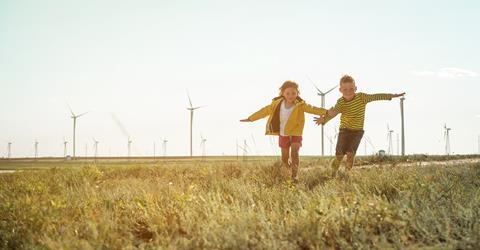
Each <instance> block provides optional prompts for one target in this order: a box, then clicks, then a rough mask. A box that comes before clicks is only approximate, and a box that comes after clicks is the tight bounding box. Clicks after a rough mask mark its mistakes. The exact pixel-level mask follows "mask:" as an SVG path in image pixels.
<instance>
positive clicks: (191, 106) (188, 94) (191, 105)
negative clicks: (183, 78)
mask: <svg viewBox="0 0 480 250" xmlns="http://www.w3.org/2000/svg"><path fill="white" fill-rule="evenodd" d="M187 97H188V102H189V103H190V108H193V104H192V99H190V93H188V89H187Z"/></svg>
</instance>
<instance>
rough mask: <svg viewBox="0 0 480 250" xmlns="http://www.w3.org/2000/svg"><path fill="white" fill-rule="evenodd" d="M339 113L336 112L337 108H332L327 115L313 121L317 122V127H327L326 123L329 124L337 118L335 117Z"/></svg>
mask: <svg viewBox="0 0 480 250" xmlns="http://www.w3.org/2000/svg"><path fill="white" fill-rule="evenodd" d="M338 113H339V112H338V111H337V110H335V108H330V109H329V110H328V112H327V113H326V114H325V115H323V116H319V117H315V118H313V121H315V123H316V124H317V125H325V123H327V122H328V121H330V120H331V119H333V118H335V116H337V115H338Z"/></svg>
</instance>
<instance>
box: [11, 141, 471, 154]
mask: <svg viewBox="0 0 480 250" xmlns="http://www.w3.org/2000/svg"><path fill="white" fill-rule="evenodd" d="M479 138H480V137H479ZM479 141H480V140H479ZM7 151H8V153H7V158H8V159H10V157H11V156H12V143H11V142H8V144H7Z"/></svg>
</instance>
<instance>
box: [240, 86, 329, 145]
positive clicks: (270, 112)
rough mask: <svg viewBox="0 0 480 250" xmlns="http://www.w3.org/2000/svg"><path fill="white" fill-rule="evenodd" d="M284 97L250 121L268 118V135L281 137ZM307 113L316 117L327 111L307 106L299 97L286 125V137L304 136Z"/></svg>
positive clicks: (249, 118) (252, 116)
mask: <svg viewBox="0 0 480 250" xmlns="http://www.w3.org/2000/svg"><path fill="white" fill-rule="evenodd" d="M283 99H284V98H283V97H282V96H279V97H276V98H274V99H273V100H272V103H271V104H270V105H267V106H265V107H263V108H262V109H260V110H259V111H257V112H255V113H253V114H252V115H251V116H249V117H248V120H250V121H256V120H258V119H261V118H264V117H266V116H269V117H268V121H267V130H266V132H265V134H266V135H279V134H280V103H282V101H283ZM305 112H307V113H310V114H315V115H324V114H326V113H327V110H326V109H324V108H317V107H314V106H312V105H310V104H307V103H306V102H305V101H304V100H302V98H300V97H297V99H296V100H295V107H294V108H293V110H292V113H291V114H290V117H289V118H288V120H287V124H285V135H288V136H301V135H302V134H303V127H304V125H305Z"/></svg>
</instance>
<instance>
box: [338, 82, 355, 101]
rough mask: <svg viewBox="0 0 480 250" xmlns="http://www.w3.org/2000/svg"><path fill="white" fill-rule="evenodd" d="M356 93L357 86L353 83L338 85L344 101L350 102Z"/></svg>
mask: <svg viewBox="0 0 480 250" xmlns="http://www.w3.org/2000/svg"><path fill="white" fill-rule="evenodd" d="M356 91H357V86H355V83H354V82H343V83H341V84H340V92H341V93H342V95H343V98H345V100H347V101H350V100H352V99H353V97H355V92H356Z"/></svg>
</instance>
